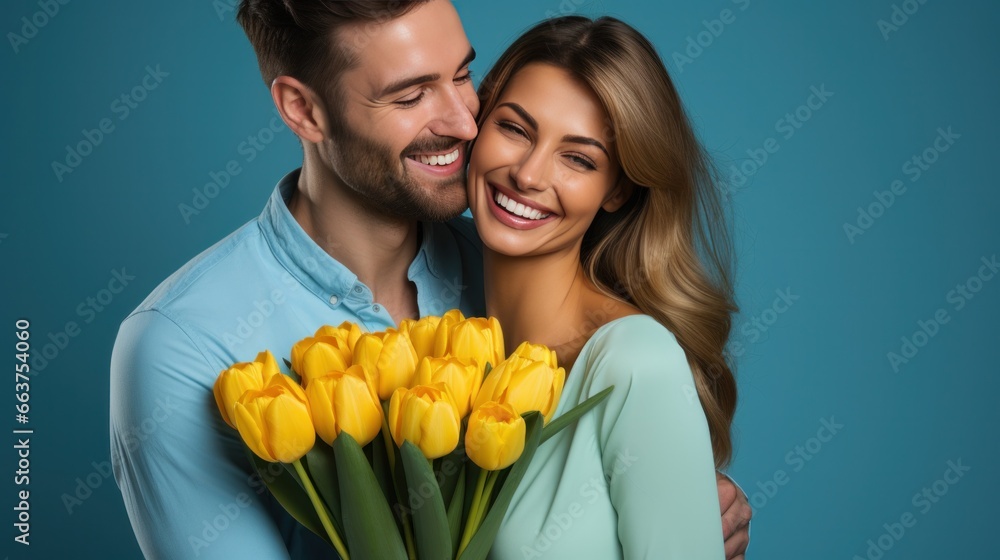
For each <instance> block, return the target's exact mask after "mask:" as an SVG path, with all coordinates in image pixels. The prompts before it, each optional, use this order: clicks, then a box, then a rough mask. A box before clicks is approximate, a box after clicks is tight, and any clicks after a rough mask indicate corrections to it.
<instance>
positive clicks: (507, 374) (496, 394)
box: [473, 356, 566, 423]
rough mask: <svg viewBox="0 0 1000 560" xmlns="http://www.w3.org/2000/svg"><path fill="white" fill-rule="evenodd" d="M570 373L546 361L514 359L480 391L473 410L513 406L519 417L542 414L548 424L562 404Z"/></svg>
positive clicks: (497, 370)
mask: <svg viewBox="0 0 1000 560" xmlns="http://www.w3.org/2000/svg"><path fill="white" fill-rule="evenodd" d="M565 382H566V371H565V370H564V369H563V368H561V367H558V368H553V367H551V366H549V365H548V364H546V363H545V362H540V361H536V360H531V359H528V358H522V357H521V356H511V357H510V358H507V359H506V360H504V361H503V362H500V365H498V366H497V367H495V368H494V369H493V371H491V372H490V374H489V375H487V376H486V379H485V380H483V386H482V388H481V389H480V390H479V396H478V397H477V398H476V404H475V406H474V407H473V410H474V409H476V408H479V407H480V406H482V405H483V404H485V403H486V402H487V401H496V402H498V403H504V404H509V405H511V406H513V407H514V410H516V411H517V413H518V414H523V413H525V412H528V411H531V410H537V411H539V412H540V413H541V414H542V416H544V417H545V422H546V423H548V422H549V420H551V419H552V415H553V414H554V413H555V411H556V407H557V406H558V405H559V397H560V395H562V390H563V384H564V383H565Z"/></svg>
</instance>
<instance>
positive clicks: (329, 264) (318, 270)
mask: <svg viewBox="0 0 1000 560" xmlns="http://www.w3.org/2000/svg"><path fill="white" fill-rule="evenodd" d="M300 171H301V169H296V170H295V171H292V172H291V173H288V174H287V175H285V176H284V177H282V179H281V180H280V181H278V185H277V186H276V187H275V189H274V192H273V193H271V197H270V198H269V199H268V201H267V205H266V206H265V207H264V211H263V212H261V214H260V217H259V218H258V222H259V225H260V229H261V232H262V233H263V235H264V238H265V239H266V240H267V243H268V245H269V246H270V247H271V251H272V252H273V253H274V256H275V258H277V260H278V261H279V262H280V263H281V265H282V266H283V267H284V268H285V269H286V270H288V272H289V273H290V274H291V275H292V276H293V277H294V278H296V279H297V280H299V281H300V282H301V283H302V284H303V285H304V286H305V287H306V288H308V289H309V290H310V291H312V292H313V293H315V294H316V295H317V296H319V297H321V298H323V299H325V300H328V301H330V302H331V304H333V305H336V303H333V302H334V301H337V302H342V301H344V298H346V296H347V295H348V294H349V293H350V292H351V290H352V289H353V288H354V287H355V286H358V285H361V283H360V282H359V281H358V277H357V275H356V274H354V273H353V272H351V271H350V269H348V268H347V267H346V266H344V265H343V264H341V263H340V262H339V261H337V260H336V259H334V258H333V257H331V256H330V255H329V254H328V253H327V252H326V251H324V250H323V249H322V248H321V247H320V246H319V245H317V244H316V242H315V241H313V239H312V238H311V237H309V235H308V234H306V232H305V230H303V229H302V226H300V225H299V223H298V222H297V221H296V220H295V218H294V217H293V216H292V213H291V212H290V211H289V210H288V201H289V200H290V199H291V196H292V194H293V193H294V192H295V189H297V188H298V181H299V173H300ZM421 233H422V235H421V237H422V239H421V242H420V248H419V249H418V250H417V255H416V257H415V258H414V260H413V262H412V263H411V264H410V268H409V270H408V275H409V277H410V279H411V280H414V281H417V280H418V279H419V277H420V276H421V275H422V274H423V273H424V272H425V271H426V272H427V273H429V274H431V275H432V276H434V277H435V278H437V279H438V280H449V281H457V282H459V283H460V282H461V278H462V272H461V270H462V269H461V262H460V257H459V254H458V250H457V247H456V246H455V241H454V239H453V238H452V236H451V235H449V234H450V231H449V230H448V229H447V225H446V224H443V223H433V222H422V223H421ZM419 285H420V283H419V282H418V286H419ZM332 298H336V299H335V300H334V299H332Z"/></svg>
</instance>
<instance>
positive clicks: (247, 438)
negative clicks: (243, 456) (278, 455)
mask: <svg viewBox="0 0 1000 560" xmlns="http://www.w3.org/2000/svg"><path fill="white" fill-rule="evenodd" d="M235 416H236V429H237V430H238V431H239V433H240V437H242V438H243V442H244V443H246V444H247V447H249V448H250V450H251V451H253V452H254V453H255V454H256V455H257V456H258V457H260V458H261V459H263V460H265V461H268V462H270V463H273V462H275V461H277V459H275V458H274V455H273V454H272V453H271V450H270V449H269V448H268V447H267V444H266V443H265V441H264V427H263V425H262V424H261V423H260V407H259V406H258V404H257V402H256V400H250V401H249V402H247V403H246V404H244V403H243V402H242V400H241V402H238V403H236V408H235Z"/></svg>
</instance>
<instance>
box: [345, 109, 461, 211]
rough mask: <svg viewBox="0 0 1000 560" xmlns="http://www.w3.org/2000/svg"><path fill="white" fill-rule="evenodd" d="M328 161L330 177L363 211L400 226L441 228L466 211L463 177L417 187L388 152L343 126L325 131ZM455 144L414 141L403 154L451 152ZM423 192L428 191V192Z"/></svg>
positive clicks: (454, 140) (452, 141) (437, 140)
mask: <svg viewBox="0 0 1000 560" xmlns="http://www.w3.org/2000/svg"><path fill="white" fill-rule="evenodd" d="M330 130H331V140H332V142H330V144H329V146H330V147H329V150H330V153H328V156H329V157H330V159H331V162H332V163H333V168H334V172H335V173H337V174H338V175H339V176H340V179H341V181H342V182H343V184H344V185H345V186H346V187H347V188H348V189H350V192H352V193H353V194H354V195H356V196H355V198H356V199H357V200H358V202H359V203H360V204H361V205H362V206H363V207H364V208H365V209H367V210H369V211H371V212H373V213H377V214H382V215H384V216H388V217H392V218H399V219H405V220H418V221H430V222H441V221H445V220H450V219H451V218H454V217H456V216H458V215H459V214H461V213H462V212H463V211H464V210H465V208H466V207H467V206H468V198H467V195H466V191H465V176H466V175H465V171H464V170H462V171H461V172H459V173H456V174H455V175H454V176H452V177H448V178H447V179H443V180H441V181H439V182H434V181H432V180H431V179H429V178H428V179H427V180H426V181H425V182H424V185H425V186H422V185H421V183H420V182H418V181H417V180H416V179H415V178H414V177H413V176H412V175H411V174H410V173H409V171H408V170H407V167H406V164H405V162H404V161H402V158H405V155H403V156H400V155H399V154H395V153H393V152H392V149H391V148H389V147H388V146H386V145H384V144H380V143H378V142H376V141H374V140H372V139H370V138H368V137H366V136H364V135H362V134H359V133H357V132H355V131H353V130H351V129H350V127H348V126H347V125H346V123H343V122H333V123H331V126H330ZM462 144H463V141H461V140H459V139H457V138H445V137H434V138H431V139H427V140H420V139H418V140H415V141H413V142H412V143H410V145H409V146H407V147H406V148H405V149H404V150H403V152H402V153H403V154H416V153H431V152H433V153H440V152H442V151H444V150H447V149H453V148H457V147H458V146H460V145H462ZM428 187H429V188H428Z"/></svg>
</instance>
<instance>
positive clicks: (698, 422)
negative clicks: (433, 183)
mask: <svg viewBox="0 0 1000 560" xmlns="http://www.w3.org/2000/svg"><path fill="white" fill-rule="evenodd" d="M480 98H481V100H482V109H481V112H480V123H479V125H480V126H479V128H480V134H479V137H478V139H477V140H476V144H475V147H474V149H473V153H472V156H471V160H470V164H469V184H468V194H469V206H470V209H471V211H472V214H473V217H474V218H475V221H476V227H477V229H478V230H479V235H480V236H481V238H482V240H483V244H484V252H485V255H484V261H485V265H484V266H485V277H486V279H487V280H486V301H487V310H488V312H489V314H490V315H493V316H496V317H497V318H498V319H500V323H501V324H502V325H503V326H504V333H505V337H506V345H507V347H508V348H513V347H514V346H515V342H516V341H520V340H531V341H533V342H538V343H544V344H547V345H548V346H550V347H551V348H553V349H555V350H556V351H557V353H558V355H559V356H560V360H561V362H562V365H564V366H565V367H566V371H567V372H568V374H567V378H566V385H565V387H564V390H563V396H562V401H561V403H560V406H559V409H558V410H557V413H556V414H557V415H558V414H561V413H562V412H563V411H565V410H568V409H569V408H572V407H573V406H574V405H576V404H577V403H579V402H582V401H583V400H585V399H586V398H588V397H589V396H591V395H593V394H595V393H597V392H599V391H601V390H602V389H604V388H605V387H608V386H611V385H614V386H615V389H614V391H612V393H611V396H610V397H609V398H608V400H607V401H606V402H605V403H602V404H601V405H600V406H599V407H598V408H597V409H595V411H593V412H591V413H589V414H587V415H585V416H584V417H583V418H582V419H581V420H580V421H579V422H578V423H577V424H576V425H575V426H573V427H571V428H569V429H567V430H565V431H564V432H562V433H561V434H560V435H559V436H557V437H556V438H554V439H553V441H552V442H550V443H547V444H546V445H544V446H541V447H540V448H539V450H538V452H537V455H536V457H535V458H534V459H533V461H532V463H531V467H530V469H529V471H528V473H527V475H526V477H525V478H524V480H523V482H522V483H521V486H520V487H519V488H518V491H517V493H516V494H515V497H514V501H513V502H512V504H511V507H510V509H509V510H508V512H507V516H506V517H505V520H504V524H503V526H502V528H501V531H500V534H499V535H498V538H497V541H496V544H495V545H494V547H493V551H492V553H491V558H498V559H500V558H542V557H545V558H602V559H604V558H621V557H625V558H658V559H663V558H682V559H685V560H691V559H701V558H722V557H723V543H722V538H721V537H722V529H721V526H720V519H719V513H718V511H719V510H718V497H717V491H716V482H715V468H716V467H719V466H722V465H724V464H726V463H727V462H728V460H729V457H730V454H731V442H730V436H729V426H730V423H731V421H732V417H733V413H734V410H735V405H736V385H735V381H734V379H733V375H732V372H731V371H730V368H729V367H728V365H727V363H726V360H725V358H724V356H723V346H724V345H725V342H726V339H727V338H728V335H729V329H730V315H731V313H733V312H734V311H735V305H734V304H733V295H732V289H731V286H730V283H729V280H728V272H727V264H728V260H727V258H726V255H727V254H728V245H727V240H726V237H725V236H724V235H720V228H719V227H718V226H719V224H721V223H722V221H721V220H720V219H719V218H720V216H721V212H720V207H719V204H718V201H717V198H716V191H715V189H714V188H713V184H712V179H711V176H710V172H709V169H710V166H709V164H708V162H707V159H706V157H705V156H704V154H703V152H702V150H701V148H700V147H699V145H698V143H697V141H696V139H695V136H694V133H693V132H692V130H691V127H690V125H689V124H688V121H687V119H686V117H685V116H684V112H683V110H682V108H681V104H680V101H679V98H678V96H677V93H676V91H675V90H674V88H673V86H672V84H671V82H670V79H669V77H668V76H667V72H666V70H665V69H664V67H663V64H662V62H661V61H660V59H659V57H658V56H657V55H656V52H655V50H654V49H653V47H652V46H651V45H650V43H649V42H648V41H647V40H646V39H645V38H644V37H643V36H642V35H641V34H639V33H638V32H637V31H635V30H634V29H632V28H631V27H629V26H628V25H626V24H624V23H622V22H620V21H618V20H615V19H612V18H601V19H598V20H596V21H592V20H589V19H586V18H581V17H565V18H560V19H556V20H552V21H547V22H544V23H542V24H539V25H538V26H536V27H535V28H533V29H532V30H530V31H528V32H527V33H526V34H525V35H523V36H522V37H521V38H520V39H518V40H517V41H516V42H515V43H514V44H513V45H512V46H511V47H510V48H509V49H508V50H507V52H506V53H504V55H503V56H502V57H501V59H500V60H499V62H498V63H497V64H496V66H494V68H493V69H492V70H491V71H490V73H489V74H488V75H487V76H486V78H485V79H484V80H483V84H482V86H481V89H480Z"/></svg>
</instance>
